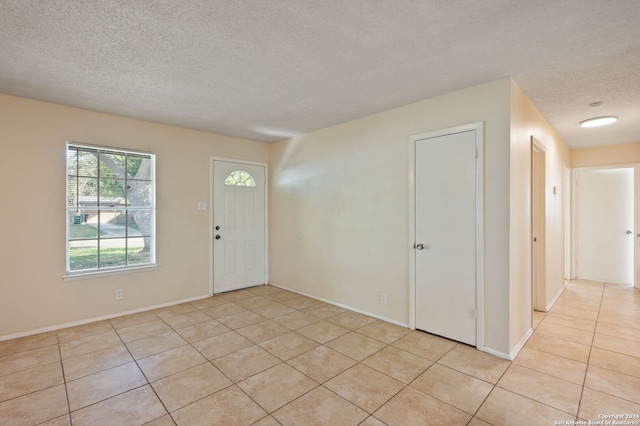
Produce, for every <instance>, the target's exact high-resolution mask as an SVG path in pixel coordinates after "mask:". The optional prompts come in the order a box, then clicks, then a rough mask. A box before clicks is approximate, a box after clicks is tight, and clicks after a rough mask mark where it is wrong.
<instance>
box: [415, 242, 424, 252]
mask: <svg viewBox="0 0 640 426" xmlns="http://www.w3.org/2000/svg"><path fill="white" fill-rule="evenodd" d="M416 250H424V244H422V243H419V244H416Z"/></svg>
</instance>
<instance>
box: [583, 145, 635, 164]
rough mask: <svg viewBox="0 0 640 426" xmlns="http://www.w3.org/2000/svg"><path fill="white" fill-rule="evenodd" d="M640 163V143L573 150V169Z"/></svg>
mask: <svg viewBox="0 0 640 426" xmlns="http://www.w3.org/2000/svg"><path fill="white" fill-rule="evenodd" d="M629 163H640V142H635V143H625V144H620V145H604V146H596V147H591V148H579V149H572V150H571V167H574V168H575V167H591V166H609V165H613V164H629Z"/></svg>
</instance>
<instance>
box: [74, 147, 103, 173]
mask: <svg viewBox="0 0 640 426" xmlns="http://www.w3.org/2000/svg"><path fill="white" fill-rule="evenodd" d="M78 176H98V151H97V150H95V149H84V148H83V149H78Z"/></svg>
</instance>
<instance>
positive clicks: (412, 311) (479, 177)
mask: <svg viewBox="0 0 640 426" xmlns="http://www.w3.org/2000/svg"><path fill="white" fill-rule="evenodd" d="M468 131H475V137H476V157H477V161H476V212H475V214H476V312H477V318H476V348H477V349H478V350H483V348H484V293H483V289H484V179H483V178H484V123H483V122H481V121H480V122H477V123H470V124H465V125H461V126H456V127H450V128H447V129H441V130H436V131H432V132H427V133H421V134H418V135H413V136H411V137H410V138H409V144H408V145H409V240H408V241H409V244H408V247H407V249H408V250H409V327H410V328H411V329H412V330H415V328H416V249H415V247H414V244H415V243H416V241H415V236H416V210H415V208H416V181H415V176H416V142H418V141H419V140H422V139H427V138H435V137H439V136H447V135H451V134H455V133H462V132H468Z"/></svg>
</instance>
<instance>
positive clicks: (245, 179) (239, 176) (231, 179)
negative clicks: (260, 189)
mask: <svg viewBox="0 0 640 426" xmlns="http://www.w3.org/2000/svg"><path fill="white" fill-rule="evenodd" d="M224 184H225V185H227V186H256V181H255V180H254V179H253V176H251V174H250V173H249V172H247V171H245V170H235V171H233V172H231V173H229V176H227V178H226V179H225V180H224Z"/></svg>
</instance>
